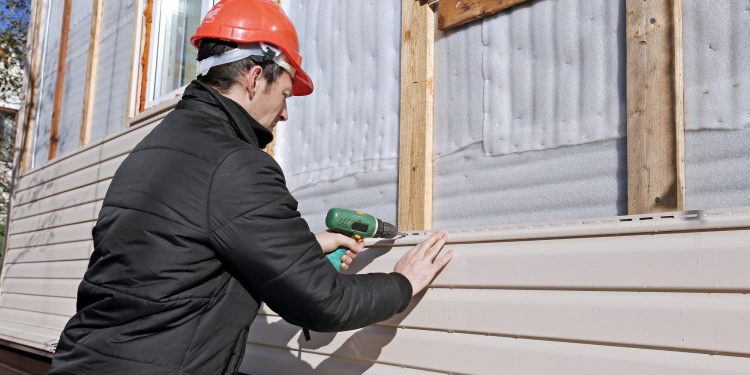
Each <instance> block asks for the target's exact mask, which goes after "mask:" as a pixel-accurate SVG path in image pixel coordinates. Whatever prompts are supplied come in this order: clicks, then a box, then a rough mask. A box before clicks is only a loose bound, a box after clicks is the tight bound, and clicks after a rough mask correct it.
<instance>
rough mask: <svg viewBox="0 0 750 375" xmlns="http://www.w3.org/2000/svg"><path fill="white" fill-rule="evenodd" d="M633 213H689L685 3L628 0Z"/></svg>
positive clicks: (630, 199) (630, 201) (630, 203)
mask: <svg viewBox="0 0 750 375" xmlns="http://www.w3.org/2000/svg"><path fill="white" fill-rule="evenodd" d="M626 10H627V21H626V22H627V26H626V29H627V64H626V66H627V101H628V103H627V107H628V123H627V128H628V130H627V131H628V134H627V137H628V138H627V142H628V213H629V214H640V213H650V212H662V211H679V210H684V209H685V166H684V156H683V155H684V123H683V86H682V85H683V83H682V81H683V77H682V0H665V1H643V0H627V2H626Z"/></svg>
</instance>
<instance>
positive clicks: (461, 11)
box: [438, 0, 526, 30]
mask: <svg viewBox="0 0 750 375" xmlns="http://www.w3.org/2000/svg"><path fill="white" fill-rule="evenodd" d="M524 1H526V0H440V2H438V28H439V29H440V30H446V29H450V28H452V27H456V26H459V25H463V24H465V23H468V22H471V21H474V20H476V19H480V18H483V17H487V16H489V15H492V14H495V13H497V12H499V11H501V10H503V9H507V8H510V7H512V6H514V5H516V4H520V3H522V2H524Z"/></svg>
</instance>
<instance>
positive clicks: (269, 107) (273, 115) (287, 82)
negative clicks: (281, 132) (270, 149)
mask: <svg viewBox="0 0 750 375" xmlns="http://www.w3.org/2000/svg"><path fill="white" fill-rule="evenodd" d="M290 96H292V77H291V76H290V75H289V73H287V72H286V71H283V72H282V73H281V75H280V76H279V77H278V78H277V79H276V80H275V81H274V82H272V83H270V84H269V83H268V82H266V79H265V78H263V77H262V75H261V76H258V77H257V79H256V81H255V91H254V93H253V95H252V97H251V98H250V110H249V111H248V112H250V115H251V116H253V118H254V119H255V120H257V121H258V122H259V123H260V124H261V125H263V127H264V128H266V129H268V130H269V131H271V130H273V128H274V127H275V126H276V123H277V122H279V121H286V120H287V119H288V118H289V113H287V110H286V99H287V98H288V97H290Z"/></svg>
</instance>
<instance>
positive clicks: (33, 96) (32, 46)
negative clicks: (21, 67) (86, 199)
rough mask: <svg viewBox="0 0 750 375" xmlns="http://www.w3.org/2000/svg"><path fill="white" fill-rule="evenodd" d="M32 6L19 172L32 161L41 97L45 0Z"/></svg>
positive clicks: (20, 123)
mask: <svg viewBox="0 0 750 375" xmlns="http://www.w3.org/2000/svg"><path fill="white" fill-rule="evenodd" d="M31 8H32V9H33V10H34V11H33V12H31V15H30V18H29V32H28V35H29V36H30V37H29V39H28V40H27V41H26V47H27V50H28V51H31V52H30V54H29V70H28V77H27V78H26V82H25V83H24V97H25V98H26V99H25V100H24V104H23V106H22V107H21V110H20V111H19V116H18V119H17V122H16V127H17V128H18V127H23V128H22V129H23V130H21V131H19V132H16V133H17V134H16V145H17V147H16V152H15V155H14V160H15V164H16V169H17V173H21V172H24V171H26V170H28V169H29V167H30V165H29V164H30V162H31V144H32V141H33V139H34V133H33V130H34V126H35V123H36V118H35V116H34V114H35V113H36V109H37V105H38V101H39V98H38V97H37V89H41V88H38V87H37V79H38V78H39V77H40V72H39V70H40V69H41V65H42V47H41V45H40V41H41V37H42V24H43V19H42V10H43V9H44V0H33V1H32V5H31Z"/></svg>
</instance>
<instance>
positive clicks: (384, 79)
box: [275, 0, 401, 230]
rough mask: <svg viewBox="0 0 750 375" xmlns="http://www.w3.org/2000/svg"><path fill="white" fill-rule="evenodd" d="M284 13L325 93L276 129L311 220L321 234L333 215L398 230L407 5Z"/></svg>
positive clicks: (332, 6)
mask: <svg viewBox="0 0 750 375" xmlns="http://www.w3.org/2000/svg"><path fill="white" fill-rule="evenodd" d="M282 5H283V7H284V9H285V11H286V13H287V15H288V16H289V18H290V19H291V20H292V22H293V23H294V24H295V26H296V27H297V30H298V33H299V38H300V46H301V47H300V48H301V51H300V52H301V54H302V56H303V62H302V63H303V66H304V67H305V71H306V72H307V73H308V74H309V75H310V76H311V77H312V79H313V82H314V84H315V91H314V92H313V94H312V95H311V96H309V97H303V98H292V99H290V100H289V101H288V106H289V121H287V122H286V123H283V124H280V125H279V126H278V127H277V128H276V132H277V133H276V134H277V143H276V149H275V156H276V158H277V160H278V161H279V163H280V164H281V166H282V168H283V169H284V173H285V174H286V179H287V186H288V187H289V190H290V191H291V192H292V194H293V195H294V196H295V197H296V198H297V199H298V200H299V209H300V212H301V213H302V216H303V217H304V218H305V219H306V220H307V221H308V224H309V225H310V227H311V228H312V229H313V230H322V229H324V228H325V225H324V221H325V214H326V212H327V210H328V209H329V208H331V207H346V208H352V209H360V210H365V211H367V212H369V213H372V214H373V215H376V216H378V217H381V218H382V219H383V220H386V221H390V222H395V221H396V192H397V190H398V189H397V180H398V170H397V167H398V125H399V103H400V102H399V89H400V84H401V83H400V80H399V77H400V65H399V64H400V60H401V54H400V47H401V28H400V22H399V21H398V20H400V19H401V2H400V1H393V0H391V1H372V2H331V1H325V0H312V1H283V2H282ZM323 19H325V21H324V22H321V20H323ZM383 25H389V26H388V27H383ZM374 30H377V32H374Z"/></svg>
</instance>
